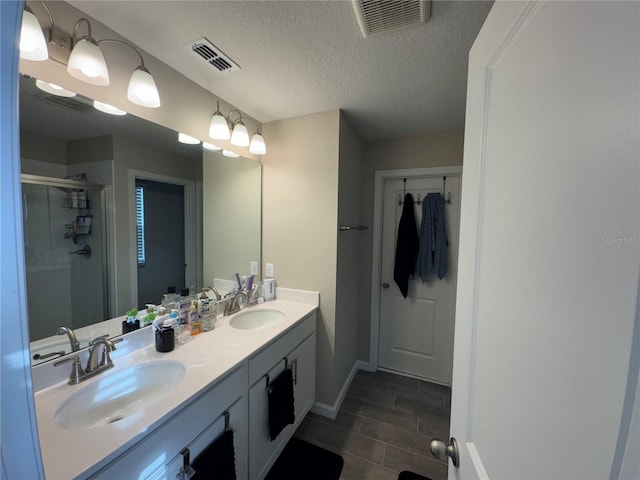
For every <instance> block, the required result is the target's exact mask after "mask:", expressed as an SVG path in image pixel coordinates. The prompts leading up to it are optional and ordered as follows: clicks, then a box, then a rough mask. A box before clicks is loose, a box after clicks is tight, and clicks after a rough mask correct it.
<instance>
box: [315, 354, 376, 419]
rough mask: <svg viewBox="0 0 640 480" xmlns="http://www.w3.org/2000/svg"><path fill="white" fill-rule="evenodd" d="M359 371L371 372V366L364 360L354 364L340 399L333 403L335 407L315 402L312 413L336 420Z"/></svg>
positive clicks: (343, 386) (341, 391)
mask: <svg viewBox="0 0 640 480" xmlns="http://www.w3.org/2000/svg"><path fill="white" fill-rule="evenodd" d="M358 370H367V371H369V365H368V364H367V362H365V361H364V360H356V361H355V363H354V364H353V368H352V369H351V372H350V373H349V376H348V377H347V379H346V380H345V382H344V384H343V385H342V388H341V389H340V394H339V395H338V398H336V401H335V402H334V403H333V405H327V404H326V403H322V402H315V403H314V404H313V406H312V407H311V411H312V412H313V413H315V414H317V415H322V416H323V417H327V418H330V419H331V420H334V419H335V418H336V415H337V414H338V412H339V411H340V407H341V406H342V401H343V400H344V397H345V395H346V394H347V390H349V387H350V386H351V382H352V381H353V377H355V376H356V373H358Z"/></svg>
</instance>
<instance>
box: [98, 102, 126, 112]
mask: <svg viewBox="0 0 640 480" xmlns="http://www.w3.org/2000/svg"><path fill="white" fill-rule="evenodd" d="M93 108H95V109H96V110H100V111H101V112H104V113H108V114H109V115H126V114H127V112H125V111H124V110H120V109H119V108H117V107H114V106H113V105H109V104H108V103H102V102H99V101H98V100H94V101H93Z"/></svg>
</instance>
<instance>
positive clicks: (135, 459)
mask: <svg viewBox="0 0 640 480" xmlns="http://www.w3.org/2000/svg"><path fill="white" fill-rule="evenodd" d="M245 382H246V377H245V370H244V367H243V366H241V367H238V368H237V369H236V370H234V371H233V372H232V373H230V374H228V375H227V376H226V377H225V378H223V379H222V380H221V381H219V382H217V383H216V384H215V386H213V387H212V388H210V389H209V390H207V391H206V392H205V393H203V394H202V395H201V396H200V397H198V398H197V399H196V400H194V401H193V402H192V403H190V404H188V405H186V406H185V407H184V408H183V409H182V411H180V413H178V414H177V415H175V416H173V417H171V418H170V419H169V420H168V421H167V422H166V423H164V424H163V425H161V426H160V427H158V428H157V429H156V430H155V431H154V432H153V433H151V434H150V435H149V436H147V437H146V438H144V439H143V440H142V441H140V442H138V443H136V444H135V445H134V446H133V447H132V448H130V449H129V450H128V451H127V452H126V453H124V454H122V455H120V456H119V457H117V458H116V459H115V460H114V461H113V462H111V463H110V464H108V465H107V466H106V467H104V468H103V469H102V470H100V471H99V472H97V473H96V474H95V475H94V476H93V477H91V478H94V479H101V480H102V479H105V480H106V479H114V480H116V479H117V480H121V479H123V478H139V479H143V478H147V477H149V476H150V475H151V474H152V473H153V472H155V471H156V470H158V468H160V467H162V466H163V465H165V464H166V463H167V462H168V461H170V460H171V459H172V458H173V457H175V455H176V454H177V453H179V452H180V450H182V449H183V448H184V447H185V446H186V445H188V444H189V443H190V442H191V441H192V440H193V439H194V438H195V437H196V436H197V435H198V434H200V433H201V432H202V430H203V426H206V425H209V424H210V423H211V422H213V421H215V420H216V418H217V417H219V416H220V414H221V413H222V412H224V410H225V409H226V408H227V407H228V406H230V405H231V404H233V403H234V402H235V401H236V400H237V399H238V398H240V397H241V396H242V395H243V393H244V391H245V389H246V383H245ZM177 388H180V387H177Z"/></svg>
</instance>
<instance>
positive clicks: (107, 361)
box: [100, 337, 122, 367]
mask: <svg viewBox="0 0 640 480" xmlns="http://www.w3.org/2000/svg"><path fill="white" fill-rule="evenodd" d="M121 341H122V337H120V338H116V339H115V340H108V341H107V342H106V343H105V345H104V348H103V349H102V358H101V359H100V366H101V367H105V366H107V365H113V362H112V361H111V357H110V356H109V353H110V352H113V351H114V350H117V348H116V345H115V344H116V343H120V342H121Z"/></svg>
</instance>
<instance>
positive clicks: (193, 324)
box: [189, 300, 200, 336]
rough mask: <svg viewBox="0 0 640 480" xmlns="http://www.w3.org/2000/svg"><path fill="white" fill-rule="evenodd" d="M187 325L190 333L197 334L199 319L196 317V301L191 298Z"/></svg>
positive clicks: (198, 331)
mask: <svg viewBox="0 0 640 480" xmlns="http://www.w3.org/2000/svg"><path fill="white" fill-rule="evenodd" d="M189 326H190V328H191V335H192V336H193V335H198V334H199V333H200V319H199V318H198V302H196V301H195V300H191V308H190V309H189Z"/></svg>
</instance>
